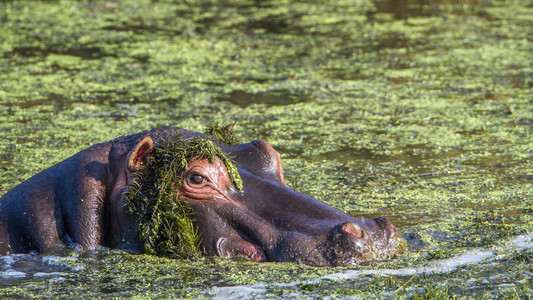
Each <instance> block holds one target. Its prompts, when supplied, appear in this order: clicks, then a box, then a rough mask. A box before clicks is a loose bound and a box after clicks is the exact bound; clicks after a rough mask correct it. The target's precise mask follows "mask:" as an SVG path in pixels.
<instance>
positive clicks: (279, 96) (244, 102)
mask: <svg viewBox="0 0 533 300" xmlns="http://www.w3.org/2000/svg"><path fill="white" fill-rule="evenodd" d="M308 98H309V96H307V95H305V94H303V93H291V92H289V91H272V92H263V93H257V94H254V93H249V92H246V91H242V90H236V91H233V92H231V93H229V94H228V95H224V96H221V97H218V98H215V99H214V100H215V101H225V102H229V103H232V104H235V105H238V106H240V107H242V108H245V107H247V106H250V105H252V104H264V105H267V106H278V105H290V104H295V103H300V102H305V101H307V100H308Z"/></svg>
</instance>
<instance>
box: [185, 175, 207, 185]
mask: <svg viewBox="0 0 533 300" xmlns="http://www.w3.org/2000/svg"><path fill="white" fill-rule="evenodd" d="M206 180H207V179H206V178H205V177H204V176H202V175H200V174H191V175H190V176H189V178H187V181H188V182H189V184H192V185H200V184H202V183H204V182H205V181H206Z"/></svg>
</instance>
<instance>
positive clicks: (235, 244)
mask: <svg viewBox="0 0 533 300" xmlns="http://www.w3.org/2000/svg"><path fill="white" fill-rule="evenodd" d="M217 252H218V255H219V256H220V257H222V258H232V257H246V258H248V259H250V260H252V261H257V262H263V261H266V259H267V258H266V255H265V252H264V251H263V249H261V247H259V246H258V245H255V244H253V243H250V242H248V241H245V240H230V239H227V238H224V237H221V238H219V239H218V241H217Z"/></svg>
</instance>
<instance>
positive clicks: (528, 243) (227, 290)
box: [204, 233, 533, 299]
mask: <svg viewBox="0 0 533 300" xmlns="http://www.w3.org/2000/svg"><path fill="white" fill-rule="evenodd" d="M509 248H514V249H529V248H533V233H526V234H523V235H520V236H518V237H516V238H514V239H512V240H509V241H508V242H507V243H505V245H504V246H496V247H492V248H491V249H474V250H469V251H466V252H464V253H462V254H459V255H456V256H454V257H451V258H447V259H440V260H436V261H432V262H429V263H426V264H423V265H418V266H414V267H407V268H402V269H379V270H347V271H344V272H339V273H334V274H329V275H325V276H321V277H318V278H316V279H312V280H309V281H306V282H292V283H288V284H253V285H243V286H231V287H218V288H212V289H210V290H206V291H204V292H205V293H206V294H209V295H211V296H214V298H215V299H228V298H231V299H240V298H246V299H248V298H250V297H253V295H254V294H264V293H265V292H266V291H267V290H268V289H269V288H271V287H278V288H291V287H296V286H298V285H300V284H316V283H319V282H320V281H323V280H333V281H339V280H346V279H356V278H359V277H361V276H366V275H388V276H390V275H392V276H420V275H422V274H447V273H451V272H453V271H455V270H457V269H458V268H459V267H461V266H468V265H475V264H480V263H483V262H486V261H489V260H490V259H491V258H494V257H496V256H497V255H496V251H501V250H505V249H509Z"/></svg>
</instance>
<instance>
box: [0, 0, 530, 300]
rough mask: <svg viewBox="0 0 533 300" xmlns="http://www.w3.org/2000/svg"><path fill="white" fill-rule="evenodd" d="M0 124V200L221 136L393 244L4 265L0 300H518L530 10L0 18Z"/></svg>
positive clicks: (207, 5) (168, 6) (241, 4)
mask: <svg viewBox="0 0 533 300" xmlns="http://www.w3.org/2000/svg"><path fill="white" fill-rule="evenodd" d="M0 120H1V122H0V138H1V143H0V195H3V194H4V193H6V192H7V191H8V190H10V189H11V188H13V187H14V186H15V185H17V184H18V183H20V182H22V181H23V180H25V179H27V178H29V177H30V176H31V175H33V174H35V173H37V172H38V171H40V170H42V169H44V168H47V167H49V166H51V165H53V164H55V163H57V162H59V161H62V160H64V159H65V158H67V157H69V156H70V155H73V154H75V153H77V152H78V151H80V150H82V149H84V148H86V147H88V146H90V145H92V144H95V143H98V142H103V141H107V140H110V139H113V138H115V137H117V136H121V135H127V134H132V133H136V132H139V131H142V130H146V129H150V128H154V127H157V126H164V125H174V126H180V127H183V128H186V129H190V130H196V131H203V130H204V128H205V126H206V125H207V124H208V123H209V122H213V121H218V122H220V123H223V124H224V123H231V122H233V121H236V122H237V126H236V128H235V131H236V133H237V135H238V136H239V137H240V138H241V139H242V140H252V139H257V138H262V139H266V140H268V141H269V142H270V143H271V144H272V145H274V147H275V148H276V149H278V151H279V152H280V153H281V157H282V161H283V165H284V170H285V176H286V179H287V182H288V183H289V185H290V186H292V187H293V188H294V189H296V190H298V191H299V192H302V193H305V194H308V195H311V196H313V197H315V198H317V199H319V200H322V201H324V202H327V203H329V204H330V205H332V206H334V207H336V208H339V209H341V210H343V211H345V212H347V213H349V214H352V215H354V216H358V217H366V218H371V217H376V216H388V217H389V218H390V219H391V221H392V223H393V224H395V225H396V226H397V227H398V228H399V229H400V231H401V233H402V236H403V237H404V239H405V240H406V251H405V252H404V253H403V254H401V255H399V256H398V257H396V258H394V259H391V260H387V261H378V262H373V263H369V264H365V265H362V266H354V267H347V268H313V267H308V266H302V265H295V264H286V263H252V262H247V261H229V260H222V259H214V258H205V259H201V260H199V261H181V260H170V259H166V258H159V257H155V256H148V255H129V254H125V253H123V252H120V251H116V250H108V249H99V250H97V251H78V250H72V249H65V250H64V251H57V252H53V253H46V254H44V255H36V254H27V255H11V256H5V257H1V258H0V297H2V298H5V297H22V298H31V297H45V298H46V297H65V298H98V297H131V296H139V297H140V296H143V297H154V298H166V297H175V298H182V297H207V298H209V297H215V298H217V297H218V298H227V297H231V298H239V297H240V298H267V297H272V298H278V297H287V298H301V297H306V298H319V297H333V298H345V297H354V298H359V297H361V298H367V297H382V298H396V297H400V298H401V297H405V298H454V297H461V298H463V297H475V298H479V297H483V298H532V297H533V292H532V290H533V283H532V282H533V267H532V265H533V263H532V260H533V245H532V244H533V242H532V241H533V184H532V183H533V162H532V156H533V138H532V133H533V130H532V129H533V3H532V2H531V1H527V0H509V1H495V0H454V1H452V0H449V1H448V0H441V1H426V0H405V1H390V0H389V1H388V0H380V1H365V0H339V1H320V0H311V1H288V0H285V1H234V0H224V1H207V0H204V1H193V0H191V1H176V2H174V1H81V2H74V1H43V2H34V1H28V2H25V1H7V2H0Z"/></svg>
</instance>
